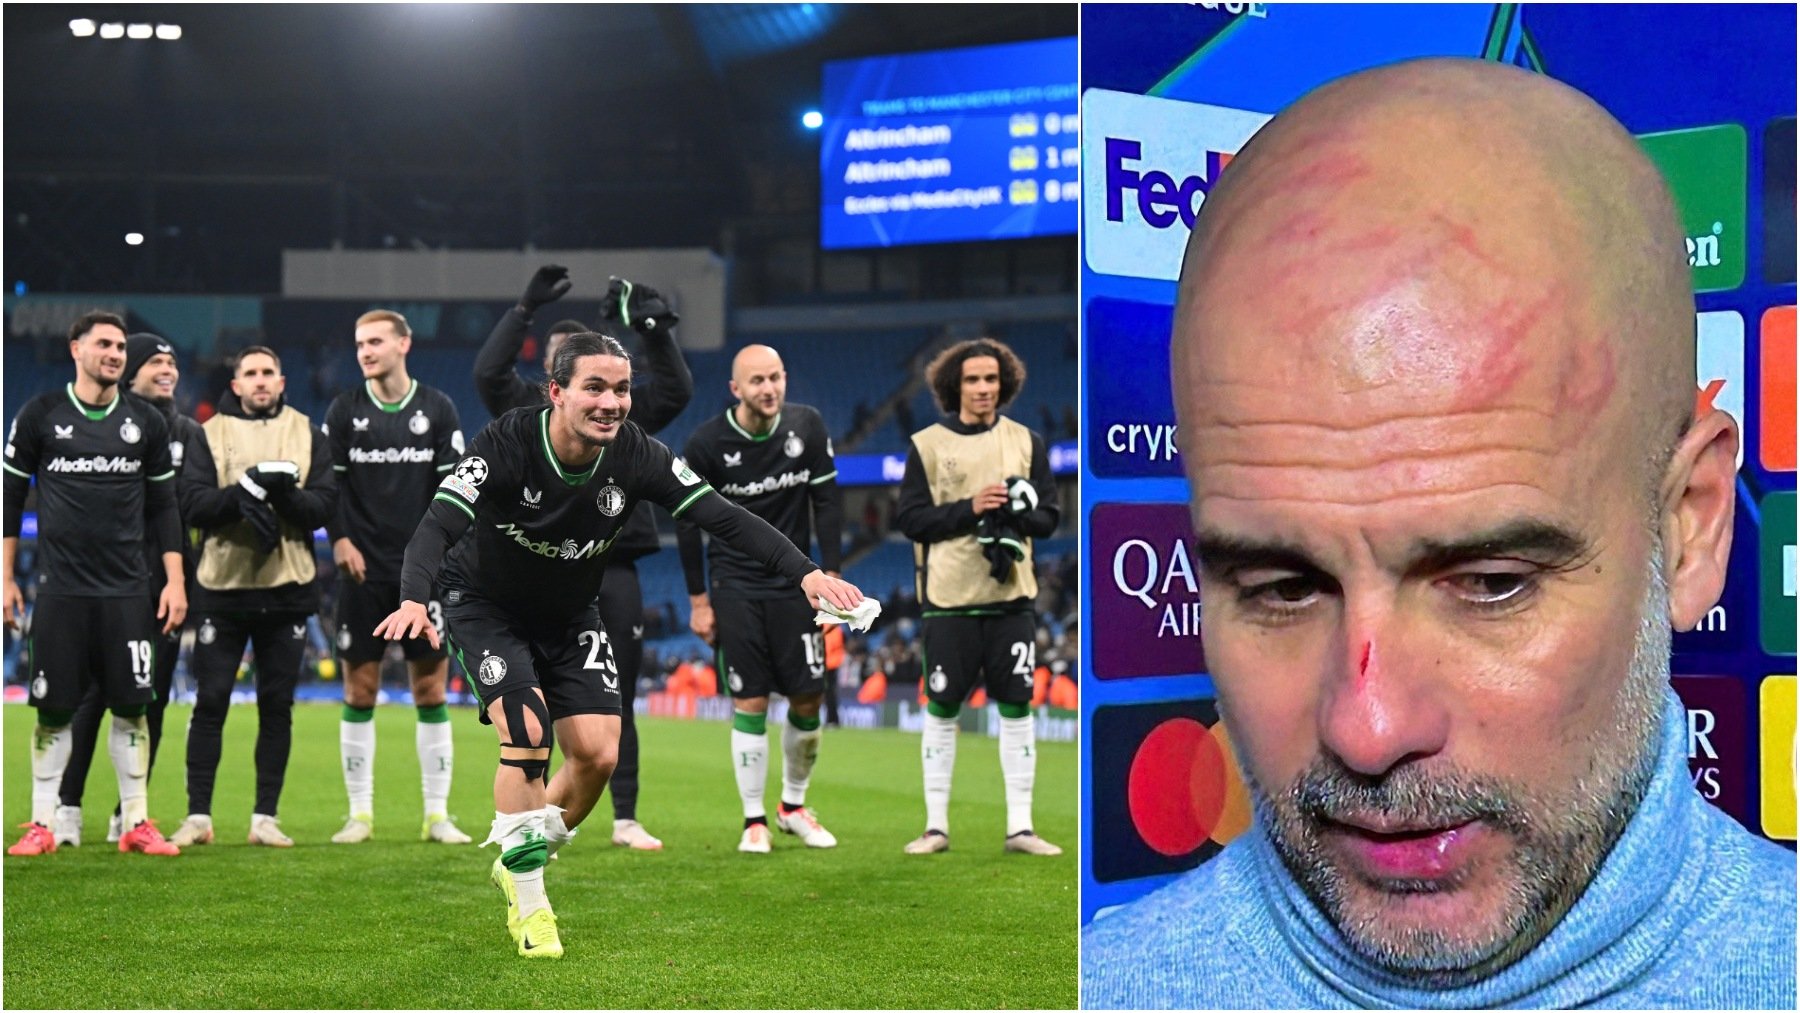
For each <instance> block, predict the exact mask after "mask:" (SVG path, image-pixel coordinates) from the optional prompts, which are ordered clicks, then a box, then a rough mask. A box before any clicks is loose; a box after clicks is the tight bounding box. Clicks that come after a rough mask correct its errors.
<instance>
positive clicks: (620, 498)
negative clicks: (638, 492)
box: [596, 485, 625, 517]
mask: <svg viewBox="0 0 1800 1013" xmlns="http://www.w3.org/2000/svg"><path fill="white" fill-rule="evenodd" d="M596 499H597V501H598V502H599V504H600V512H601V513H603V514H605V515H606V516H608V517H617V516H619V514H620V513H621V512H622V511H623V510H624V509H625V490H623V489H621V488H619V487H618V486H616V485H608V486H606V487H605V488H603V489H601V490H600V495H599V496H598V497H596Z"/></svg>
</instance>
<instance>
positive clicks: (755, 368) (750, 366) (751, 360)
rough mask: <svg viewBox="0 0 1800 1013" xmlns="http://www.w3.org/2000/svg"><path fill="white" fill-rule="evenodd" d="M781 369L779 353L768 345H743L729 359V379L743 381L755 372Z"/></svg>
mask: <svg viewBox="0 0 1800 1013" xmlns="http://www.w3.org/2000/svg"><path fill="white" fill-rule="evenodd" d="M780 369H781V353H780V352H777V351H776V350H775V349H773V348H770V347H769V346H768V345H745V346H744V348H743V349H742V350H741V351H739V352H738V353H737V355H735V356H733V357H732V359H731V379H732V380H733V381H734V382H737V383H743V382H744V381H745V380H747V379H748V378H749V377H750V376H751V375H753V374H756V373H768V372H772V371H777V370H780Z"/></svg>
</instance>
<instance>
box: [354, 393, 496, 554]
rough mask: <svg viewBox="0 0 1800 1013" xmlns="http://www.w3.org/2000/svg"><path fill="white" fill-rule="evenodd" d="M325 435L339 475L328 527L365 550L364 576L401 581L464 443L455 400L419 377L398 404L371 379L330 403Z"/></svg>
mask: <svg viewBox="0 0 1800 1013" xmlns="http://www.w3.org/2000/svg"><path fill="white" fill-rule="evenodd" d="M325 435H326V437H327V438H329V439H330V441H331V467H332V470H333V471H336V472H337V481H338V508H337V517H336V518H335V520H334V521H333V522H332V524H331V525H330V528H331V530H330V532H329V534H330V535H331V538H332V540H333V541H336V540H337V539H339V538H344V537H347V538H349V539H350V541H351V542H352V543H354V544H355V546H356V547H357V549H359V550H360V551H361V552H362V554H363V561H364V563H365V565H366V567H367V578H366V579H368V580H372V581H383V582H387V581H398V580H399V579H400V563H401V561H402V560H403V559H404V558H405V557H406V542H407V539H409V538H411V537H412V533H413V531H414V530H415V529H417V528H418V526H419V518H420V517H423V516H424V515H425V511H426V509H427V508H428V507H430V506H431V497H432V495H433V494H435V493H436V492H437V487H438V482H440V481H442V480H443V477H444V475H445V474H447V473H448V472H449V471H450V469H452V468H454V467H456V462H457V460H458V459H459V458H461V457H462V455H463V451H464V449H465V448H464V446H463V434H462V424H461V423H460V422H459V421H458V419H457V415H456V405H455V404H453V403H451V401H450V399H449V398H448V397H446V396H445V395H444V393H443V392H442V391H440V390H438V389H437V388H435V387H427V386H425V385H424V384H422V383H420V382H419V381H417V380H414V381H413V382H412V388H411V389H410V390H409V391H408V392H407V394H406V397H404V398H402V399H401V400H400V401H399V403H397V404H383V403H382V402H381V401H379V400H377V399H376V398H375V392H374V390H373V388H372V384H371V383H369V382H365V383H364V384H363V385H362V386H361V387H359V388H355V389H352V390H347V391H345V392H344V393H342V394H339V395H338V396H337V400H335V401H333V402H331V408H330V410H328V411H327V412H326V413H325Z"/></svg>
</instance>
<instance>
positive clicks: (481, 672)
mask: <svg viewBox="0 0 1800 1013" xmlns="http://www.w3.org/2000/svg"><path fill="white" fill-rule="evenodd" d="M475 677H476V678H477V679H480V680H481V684H482V685H483V686H492V685H494V684H495V683H497V682H499V681H500V680H501V679H504V678H506V659H505V658H502V657H500V656H499V655H497V654H490V655H488V656H487V657H485V658H482V659H481V667H480V668H479V669H478V670H477V671H476V673H475Z"/></svg>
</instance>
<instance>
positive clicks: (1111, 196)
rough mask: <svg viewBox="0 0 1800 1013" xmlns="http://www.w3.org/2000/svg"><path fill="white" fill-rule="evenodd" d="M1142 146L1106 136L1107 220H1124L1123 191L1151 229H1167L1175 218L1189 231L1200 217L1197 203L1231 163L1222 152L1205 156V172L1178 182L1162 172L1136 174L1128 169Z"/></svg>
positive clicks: (1157, 170) (1141, 152)
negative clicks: (1134, 196)
mask: <svg viewBox="0 0 1800 1013" xmlns="http://www.w3.org/2000/svg"><path fill="white" fill-rule="evenodd" d="M1143 151H1144V146H1143V145H1142V144H1140V143H1138V142H1137V141H1128V140H1124V139H1122V138H1116V137H1108V138H1107V139H1106V220H1107V221H1109V222H1122V221H1124V220H1125V191H1127V190H1131V191H1133V192H1135V193H1136V194H1137V210H1138V214H1139V215H1140V216H1141V217H1142V218H1143V219H1144V221H1145V223H1147V224H1148V225H1149V226H1150V227H1151V228H1153V229H1166V228H1168V227H1169V226H1171V225H1174V224H1175V220H1176V219H1177V218H1179V219H1181V222H1182V224H1184V225H1186V226H1187V227H1188V228H1190V229H1191V228H1193V227H1194V220H1195V218H1196V217H1197V216H1198V215H1199V214H1200V201H1199V200H1198V198H1200V197H1204V196H1206V195H1207V194H1209V193H1211V192H1212V188H1213V184H1214V183H1217V182H1218V181H1219V173H1220V172H1223V171H1224V169H1225V166H1226V165H1227V164H1228V163H1229V162H1230V161H1231V155H1230V154H1229V153H1227V152H1223V151H1209V152H1207V153H1206V173H1205V175H1203V176H1189V177H1188V178H1186V179H1184V180H1182V181H1181V182H1180V183H1177V182H1175V178H1174V177H1173V176H1170V175H1169V174H1168V173H1166V172H1164V171H1162V170H1161V169H1152V170H1150V171H1149V172H1147V173H1141V174H1140V173H1138V172H1137V171H1136V170H1135V169H1133V168H1131V166H1134V165H1137V164H1138V162H1139V159H1141V158H1142V157H1143Z"/></svg>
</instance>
